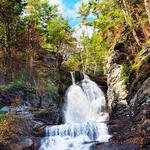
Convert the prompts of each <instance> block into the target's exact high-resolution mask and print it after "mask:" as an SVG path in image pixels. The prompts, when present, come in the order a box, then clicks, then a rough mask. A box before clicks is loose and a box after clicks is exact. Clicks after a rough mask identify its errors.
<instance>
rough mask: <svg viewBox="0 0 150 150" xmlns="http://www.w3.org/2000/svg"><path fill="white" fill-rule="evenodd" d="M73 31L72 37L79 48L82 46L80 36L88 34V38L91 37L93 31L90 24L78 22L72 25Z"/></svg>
mask: <svg viewBox="0 0 150 150" xmlns="http://www.w3.org/2000/svg"><path fill="white" fill-rule="evenodd" d="M74 30H75V31H74V33H73V37H75V38H76V39H77V41H78V43H79V44H78V47H79V48H82V46H81V43H80V42H81V36H82V35H83V34H84V36H88V37H89V38H91V37H92V35H93V32H94V29H93V27H91V26H86V25H82V24H79V25H76V26H75V27H74Z"/></svg>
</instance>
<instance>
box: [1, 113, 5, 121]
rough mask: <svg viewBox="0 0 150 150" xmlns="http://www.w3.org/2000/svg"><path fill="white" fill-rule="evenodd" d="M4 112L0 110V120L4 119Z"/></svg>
mask: <svg viewBox="0 0 150 150" xmlns="http://www.w3.org/2000/svg"><path fill="white" fill-rule="evenodd" d="M4 117H5V112H0V122H2V121H3V120H4Z"/></svg>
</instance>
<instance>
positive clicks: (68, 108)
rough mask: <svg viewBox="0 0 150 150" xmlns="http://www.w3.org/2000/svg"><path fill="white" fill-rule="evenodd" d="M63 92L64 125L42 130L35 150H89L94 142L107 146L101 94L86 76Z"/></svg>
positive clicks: (105, 116)
mask: <svg viewBox="0 0 150 150" xmlns="http://www.w3.org/2000/svg"><path fill="white" fill-rule="evenodd" d="M71 76H72V82H73V84H72V85H71V86H70V87H69V89H68V90H67V92H66V97H65V105H64V120H65V124H63V125H56V126H48V127H46V129H45V130H46V137H44V138H43V139H42V141H41V147H40V149H39V150H89V149H90V147H91V145H92V144H94V143H96V142H108V140H109V138H110V137H111V136H110V135H109V133H108V128H107V124H106V121H108V119H109V115H108V113H107V112H106V101H105V96H104V93H103V92H102V90H101V89H100V88H99V87H98V85H97V84H96V83H95V82H93V81H91V80H90V78H89V77H88V76H87V75H84V79H83V80H82V81H81V82H80V83H77V84H76V83H75V78H74V73H71Z"/></svg>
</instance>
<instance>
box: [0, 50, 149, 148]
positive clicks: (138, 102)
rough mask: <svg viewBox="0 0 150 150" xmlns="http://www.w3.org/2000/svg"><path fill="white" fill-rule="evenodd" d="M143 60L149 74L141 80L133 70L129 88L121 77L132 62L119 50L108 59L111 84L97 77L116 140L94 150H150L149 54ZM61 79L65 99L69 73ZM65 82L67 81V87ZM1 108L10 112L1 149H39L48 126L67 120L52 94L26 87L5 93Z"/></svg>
mask: <svg viewBox="0 0 150 150" xmlns="http://www.w3.org/2000/svg"><path fill="white" fill-rule="evenodd" d="M141 59H142V62H143V63H142V64H141V66H140V67H139V70H140V73H141V71H142V72H143V73H145V72H147V74H146V75H145V76H141V77H139V76H138V71H139V70H136V72H135V71H131V73H130V75H129V77H128V78H129V81H130V83H129V85H126V84H125V83H124V80H123V78H122V77H121V70H122V67H123V65H124V64H125V63H127V60H128V59H127V54H125V53H123V52H119V51H116V52H115V53H114V54H113V55H112V56H110V57H109V59H108V64H107V69H106V72H107V84H106V80H102V79H100V78H93V80H94V81H97V83H99V85H100V86H102V89H103V90H104V91H106V92H107V93H106V96H107V103H108V111H109V113H110V120H109V122H108V123H107V124H108V127H109V133H110V134H111V135H112V138H111V139H110V141H109V142H108V143H106V144H105V143H100V144H95V145H93V146H92V147H91V149H93V150H99V149H102V150H126V149H131V150H140V149H141V150H142V149H144V150H148V149H149V148H150V143H149V141H150V134H149V132H150V128H149V125H150V118H149V117H150V109H149V108H150V89H149V85H150V77H149V73H148V72H149V69H150V60H149V53H148V54H147V55H146V56H144V58H141ZM52 63H53V59H52ZM63 71H64V70H63ZM133 74H134V76H133ZM76 78H77V80H81V79H82V76H81V75H80V73H77V74H76ZM59 79H60V81H61V84H60V85H59V86H58V91H57V92H58V93H60V96H62V95H64V93H65V90H66V88H67V86H69V85H70V83H71V77H70V74H69V72H63V76H62V74H61V78H59ZM103 79H104V78H103ZM65 80H67V81H66V83H65V84H64V83H63V82H64V81H65ZM59 83H60V82H59ZM60 87H61V88H60ZM61 101H63V99H61ZM62 103H63V102H62ZM0 106H1V109H0V111H1V112H5V113H6V121H9V123H8V124H6V129H5V130H4V131H3V132H1V134H2V135H3V138H4V139H2V142H1V144H0V149H1V150H14V149H15V150H37V149H38V148H39V146H40V141H41V138H42V137H44V135H45V131H44V130H45V127H46V126H47V125H58V124H61V123H62V121H63V119H62V118H63V114H62V107H61V106H59V105H58V104H57V103H56V101H55V100H54V97H53V96H52V95H51V93H49V92H48V91H44V92H43V93H42V94H39V93H37V92H36V91H34V90H27V89H22V88H20V89H19V88H18V89H10V90H5V91H1V92H0ZM14 122H15V123H14ZM8 128H9V129H8Z"/></svg>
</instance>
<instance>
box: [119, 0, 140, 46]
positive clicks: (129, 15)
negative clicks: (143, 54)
mask: <svg viewBox="0 0 150 150" xmlns="http://www.w3.org/2000/svg"><path fill="white" fill-rule="evenodd" d="M123 5H124V10H122V11H123V13H124V17H125V20H126V22H127V24H128V25H129V26H130V27H131V29H132V34H133V37H134V39H135V41H136V43H137V44H138V45H139V46H140V45H141V44H140V40H139V38H138V36H137V33H136V31H135V29H134V28H133V27H132V22H131V19H130V18H131V14H130V10H128V8H129V6H128V5H127V3H126V1H125V0H123Z"/></svg>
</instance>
